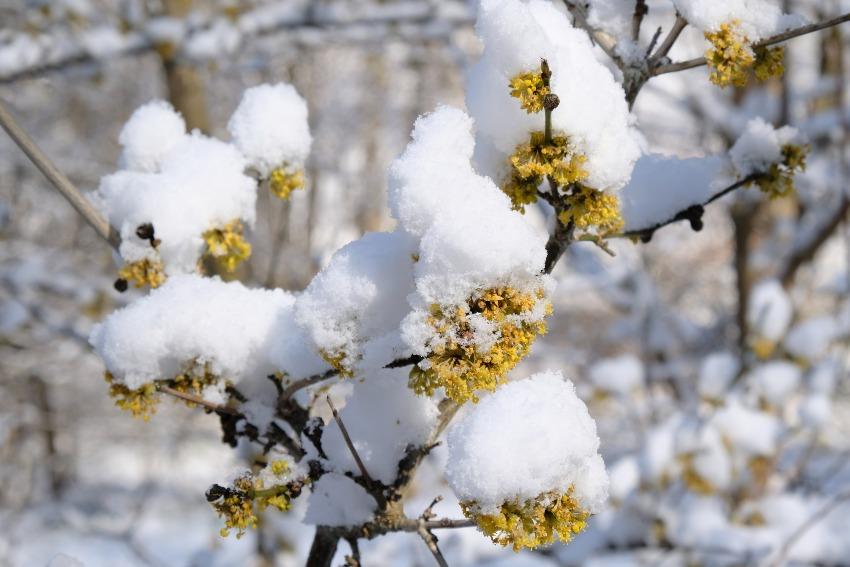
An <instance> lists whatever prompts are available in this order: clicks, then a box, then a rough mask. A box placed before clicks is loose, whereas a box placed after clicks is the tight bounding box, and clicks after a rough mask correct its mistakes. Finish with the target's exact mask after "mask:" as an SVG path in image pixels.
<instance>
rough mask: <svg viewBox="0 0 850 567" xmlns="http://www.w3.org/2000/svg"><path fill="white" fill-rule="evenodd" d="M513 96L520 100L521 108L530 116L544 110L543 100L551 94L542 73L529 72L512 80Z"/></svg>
mask: <svg viewBox="0 0 850 567" xmlns="http://www.w3.org/2000/svg"><path fill="white" fill-rule="evenodd" d="M509 86H510V87H511V96H512V97H514V98H518V99H519V102H520V106H521V107H522V109H523V110H525V111H526V112H527V113H529V114H534V113H536V112H540V111H541V110H543V98H544V97H545V96H546V95H547V94H549V87H547V86H546V85H545V84H544V81H543V75H542V73H540V72H536V73H535V72H532V71H528V72H526V73H520V74H519V75H517V76H515V77H514V78H513V79H511V82H510V85H509Z"/></svg>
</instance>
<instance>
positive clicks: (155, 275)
mask: <svg viewBox="0 0 850 567" xmlns="http://www.w3.org/2000/svg"><path fill="white" fill-rule="evenodd" d="M118 277H119V278H121V279H122V280H126V281H130V282H133V284H134V285H135V286H136V287H144V286H146V285H149V286H151V287H159V286H161V285H162V284H163V283H164V282H165V267H164V266H163V265H162V261H160V260H159V259H157V260H151V259H149V258H144V259H142V260H136V261H135V262H130V263H129V264H124V266H123V267H122V268H121V269H120V270H119V271H118Z"/></svg>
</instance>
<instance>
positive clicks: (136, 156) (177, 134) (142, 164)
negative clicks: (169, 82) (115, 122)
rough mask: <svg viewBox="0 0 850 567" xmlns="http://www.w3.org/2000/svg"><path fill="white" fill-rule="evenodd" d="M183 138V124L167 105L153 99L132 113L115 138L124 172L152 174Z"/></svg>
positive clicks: (162, 101) (181, 119)
mask: <svg viewBox="0 0 850 567" xmlns="http://www.w3.org/2000/svg"><path fill="white" fill-rule="evenodd" d="M185 135H186V122H185V121H184V120H183V117H182V116H181V115H180V113H178V112H177V111H176V110H174V108H173V107H172V106H171V104H169V103H168V102H166V101H164V100H154V101H151V102H149V103H147V104H144V105H142V106H140V107H139V108H138V109H136V111H135V112H133V115H132V116H130V119H129V120H128V121H127V123H126V124H124V127H123V128H122V129H121V133H120V134H119V135H118V143H119V144H121V147H122V151H121V157H120V159H119V163H120V164H121V167H122V168H124V169H130V170H134V171H141V172H147V173H154V172H157V171H159V169H160V166H161V164H162V162H163V160H164V158H165V156H167V155H168V154H169V153H170V152H171V151H172V150H173V149H174V148H175V146H177V145H178V144H179V143H180V142H182V141H183V139H184V137H185Z"/></svg>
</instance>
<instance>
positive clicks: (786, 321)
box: [747, 280, 793, 343]
mask: <svg viewBox="0 0 850 567" xmlns="http://www.w3.org/2000/svg"><path fill="white" fill-rule="evenodd" d="M792 309H793V308H792V305H791V299H790V298H789V297H788V294H787V293H785V289H784V288H783V287H782V284H780V283H779V282H778V281H776V280H764V281H761V282H759V283H758V284H756V285H755V286H753V289H752V292H751V293H750V304H749V307H748V309H747V323H748V324H749V325H750V329H751V331H752V333H753V334H754V335H755V336H757V337H761V338H764V339H766V340H769V341H771V342H774V343H776V342H778V341H779V340H780V339H781V338H782V336H783V335H784V334H785V331H787V330H788V325H790V324H791V317H792V316H793V311H792Z"/></svg>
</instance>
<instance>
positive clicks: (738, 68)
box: [705, 20, 785, 87]
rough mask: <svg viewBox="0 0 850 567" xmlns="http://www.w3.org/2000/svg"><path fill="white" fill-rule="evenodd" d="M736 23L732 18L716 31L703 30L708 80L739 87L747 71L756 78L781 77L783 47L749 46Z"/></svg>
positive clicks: (717, 83) (763, 79) (746, 77)
mask: <svg viewBox="0 0 850 567" xmlns="http://www.w3.org/2000/svg"><path fill="white" fill-rule="evenodd" d="M740 25H741V23H740V22H739V21H737V20H733V21H731V22H726V23H724V24H721V26H720V29H718V30H717V31H713V32H705V39H707V40H708V41H709V42H711V48H709V50H708V51H706V53H705V59H706V62H707V64H708V66H709V68H710V69H712V71H711V75H710V76H709V80H710V81H711V82H712V83H714V84H715V85H718V86H720V87H727V86H729V85H734V86H736V87H743V86H744V85H746V84H747V80H748V79H749V76H750V71H753V73H754V74H755V76H756V78H757V79H758V80H760V81H766V80H768V79H769V78H771V77H779V76H781V75H782V73H783V72H784V71H785V66H784V64H783V60H784V55H785V52H784V49H783V48H782V47H772V48H768V47H758V48H755V49H753V47H752V44H751V43H750V40H749V39H748V38H747V36H745V35H744V34H743V33H741V31H740V29H739V28H740Z"/></svg>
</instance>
